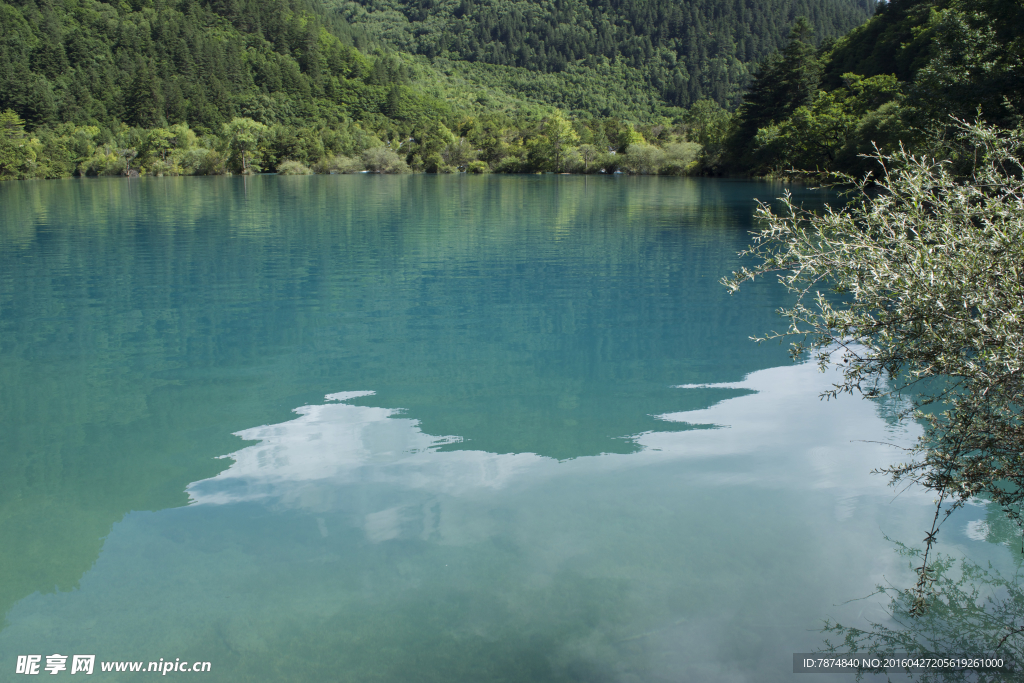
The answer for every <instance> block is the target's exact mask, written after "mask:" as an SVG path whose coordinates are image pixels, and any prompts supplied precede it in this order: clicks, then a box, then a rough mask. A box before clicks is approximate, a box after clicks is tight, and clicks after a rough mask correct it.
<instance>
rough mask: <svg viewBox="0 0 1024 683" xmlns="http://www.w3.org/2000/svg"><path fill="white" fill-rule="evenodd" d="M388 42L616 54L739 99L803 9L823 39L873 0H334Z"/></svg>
mask: <svg viewBox="0 0 1024 683" xmlns="http://www.w3.org/2000/svg"><path fill="white" fill-rule="evenodd" d="M328 2H329V3H334V4H333V6H334V7H336V8H337V10H338V11H339V12H340V13H341V14H342V15H344V17H345V18H346V19H347V20H348V22H349V23H350V24H351V25H353V26H355V27H358V28H360V29H362V30H364V31H365V32H366V35H367V36H368V37H370V38H371V39H374V40H376V41H379V42H381V43H383V44H386V45H388V46H389V47H391V48H393V49H397V50H401V51H405V52H411V53H414V54H420V55H425V56H427V57H434V56H438V55H444V56H447V57H449V58H450V59H453V60H465V61H470V62H485V63H489V64H498V65H505V66H518V67H525V68H527V69H530V70H532V71H542V72H560V71H563V70H565V69H566V68H567V67H568V66H570V65H573V64H577V65H585V66H589V67H596V66H600V65H602V64H607V63H608V62H609V61H611V62H618V63H623V64H625V65H626V66H630V67H632V68H634V69H637V70H639V71H640V72H641V73H642V77H643V79H644V82H645V84H646V85H647V86H649V87H650V88H652V89H653V90H654V91H655V92H656V93H657V94H658V96H659V97H660V98H661V99H663V100H664V101H665V102H666V103H668V104H670V105H674V106H689V105H690V104H692V103H693V102H696V101H697V100H699V99H702V98H711V99H714V100H716V101H717V102H719V104H722V105H723V106H728V105H731V104H735V103H736V102H737V101H738V97H739V95H740V93H741V91H742V89H743V88H744V87H745V86H746V84H747V82H748V80H749V77H750V73H751V72H752V71H753V70H754V69H755V68H756V65H757V63H758V62H760V61H761V60H763V59H764V58H765V57H767V56H768V55H769V54H771V53H772V52H773V51H775V50H777V49H780V48H781V47H782V46H783V44H784V43H785V40H786V36H787V34H788V32H789V28H790V26H791V25H792V24H793V22H794V21H795V20H796V18H797V17H798V16H801V15H803V16H807V17H808V18H809V19H810V21H811V25H812V26H813V28H814V30H815V35H816V36H817V37H818V38H819V39H828V38H835V37H838V36H840V35H842V34H844V33H846V32H847V31H849V30H850V29H852V28H854V27H855V26H857V25H859V24H861V23H863V22H864V21H865V20H867V19H868V17H870V16H871V14H872V12H873V11H874V8H875V0H818V1H811V0H761V1H759V2H757V3H753V2H750V1H749V0H328Z"/></svg>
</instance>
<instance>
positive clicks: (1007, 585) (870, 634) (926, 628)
mask: <svg viewBox="0 0 1024 683" xmlns="http://www.w3.org/2000/svg"><path fill="white" fill-rule="evenodd" d="M981 526H982V527H983V529H982V530H981V533H983V534H984V536H985V540H988V541H994V542H996V543H1001V544H1005V545H1009V546H1010V547H1011V548H1012V549H1013V551H1014V555H1015V561H1014V565H1015V567H1014V569H1013V571H1012V572H1003V571H1000V570H999V569H998V568H996V567H994V566H993V564H992V562H985V563H984V565H983V564H982V563H978V562H974V561H972V560H970V559H968V558H966V557H963V558H961V559H959V560H957V559H956V558H954V557H950V556H949V555H940V556H939V557H938V559H937V561H936V562H935V563H934V564H933V565H932V566H931V567H930V568H929V573H930V574H931V578H932V584H931V595H930V599H929V601H928V606H927V609H926V610H925V611H924V613H923V614H920V615H918V616H914V615H912V613H911V608H912V606H913V604H914V600H915V593H914V592H913V591H911V590H908V589H907V588H906V587H900V586H893V585H885V586H882V585H880V586H878V587H877V591H876V592H875V593H873V594H872V595H869V596H867V597H866V598H862V599H864V600H867V599H870V598H872V597H875V596H878V595H884V596H885V597H887V598H888V599H889V605H888V607H887V608H886V611H887V612H888V614H889V615H890V620H889V621H888V623H876V622H869V623H870V627H869V628H868V629H867V630H862V629H859V628H855V627H851V626H844V625H842V624H839V623H837V622H834V621H831V620H826V622H825V627H824V628H823V629H822V633H824V634H826V639H825V645H824V647H823V648H822V649H823V651H825V652H828V653H832V654H839V653H852V652H860V653H865V652H871V653H877V654H885V653H889V654H895V653H909V654H918V655H937V656H945V657H952V656H958V655H980V654H986V653H992V654H996V655H998V656H999V657H1001V658H1003V659H1004V660H1010V661H1012V662H1013V663H1014V668H1015V669H1016V671H1014V672H1010V673H1008V672H1006V671H974V670H972V671H963V670H941V669H936V670H932V671H928V672H920V673H910V672H907V671H905V670H899V671H889V672H888V673H887V674H884V675H885V679H886V680H890V681H892V680H914V681H921V682H922V683H947V682H950V683H952V682H953V681H957V682H960V681H972V682H973V681H977V682H978V683H990V682H991V683H994V682H996V681H999V682H1004V681H1011V680H1020V679H1019V676H1020V675H1021V674H1020V670H1021V667H1022V666H1024V588H1022V587H1021V585H1020V580H1021V577H1022V570H1024V567H1022V561H1021V560H1022V556H1021V554H1020V552H1021V549H1022V546H1021V542H1022V541H1021V533H1020V530H1019V529H1018V528H1017V527H1016V526H1015V525H1014V524H1013V523H1012V522H1010V521H1009V520H1007V519H1006V517H1005V516H1004V515H1002V514H998V515H993V514H990V515H989V516H988V520H987V521H986V522H982V523H981ZM968 533H970V527H969V531H968ZM887 540H889V541H890V542H892V543H894V544H895V546H896V552H897V553H898V554H900V555H902V556H904V557H906V558H907V559H908V561H909V564H910V567H911V568H912V569H914V568H916V567H917V566H918V565H920V564H921V561H922V555H923V551H922V550H920V549H918V548H912V547H909V546H907V545H905V544H903V543H901V542H899V541H893V540H892V539H889V538H888V537H887ZM836 638H839V639H841V640H838V641H837V640H836ZM862 677H863V676H862V675H860V674H859V675H858V676H857V680H861V678H862ZM872 680H874V679H872Z"/></svg>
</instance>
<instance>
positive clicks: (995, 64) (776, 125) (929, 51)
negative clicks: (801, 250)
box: [726, 0, 1024, 174]
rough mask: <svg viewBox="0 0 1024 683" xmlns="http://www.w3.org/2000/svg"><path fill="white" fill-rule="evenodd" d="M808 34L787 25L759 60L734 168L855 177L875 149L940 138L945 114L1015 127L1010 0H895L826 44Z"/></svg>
mask: <svg viewBox="0 0 1024 683" xmlns="http://www.w3.org/2000/svg"><path fill="white" fill-rule="evenodd" d="M810 34H811V28H810V27H809V26H803V27H802V28H801V30H799V31H794V33H793V34H791V36H790V40H789V43H788V44H787V47H786V48H785V50H784V51H783V53H782V55H779V56H775V57H773V58H771V59H769V60H766V61H765V62H764V63H763V64H762V67H761V70H760V72H759V74H758V76H757V78H756V79H755V81H754V83H753V84H752V87H751V89H750V90H749V92H748V93H747V94H746V95H745V96H744V99H743V104H742V106H741V107H740V109H739V111H738V113H737V121H736V125H735V127H734V129H733V132H732V135H731V137H730V140H729V144H728V149H729V151H728V155H727V161H726V163H727V165H728V166H729V167H730V168H731V169H732V170H734V171H743V172H752V173H755V174H764V173H778V172H785V171H786V169H804V170H815V171H835V170H843V171H851V172H856V173H863V172H868V171H871V170H872V169H873V167H872V166H871V163H870V162H867V161H865V160H864V159H863V157H862V155H864V154H867V153H870V152H872V150H873V149H874V148H875V146H876V145H877V146H878V147H879V148H881V149H882V150H883V151H885V150H890V151H891V150H893V149H895V148H896V147H897V146H898V145H899V144H901V143H902V144H904V145H905V146H909V147H911V148H914V149H919V150H922V149H924V147H923V145H926V144H932V143H933V142H935V141H941V140H943V139H946V138H947V137H948V133H949V132H950V129H951V127H954V126H955V125H957V124H956V123H955V121H954V118H956V119H961V120H973V119H975V118H979V117H980V118H981V119H983V120H985V121H987V122H989V123H992V124H996V125H999V126H1005V127H1014V126H1017V125H1019V124H1020V120H1021V119H1020V116H1021V112H1022V111H1024V64H1022V61H1021V55H1022V54H1024V6H1022V5H1021V3H1020V2H1019V1H1016V0H893V1H892V2H890V3H888V4H887V5H884V6H882V7H881V8H880V10H879V12H878V13H877V14H876V15H875V16H874V17H873V18H872V19H871V20H870V21H869V22H867V23H866V24H864V25H863V26H860V27H859V28H857V29H854V30H853V31H851V32H850V33H849V34H848V35H846V36H844V37H843V38H841V39H840V40H838V41H837V42H836V43H835V44H834V45H831V46H828V47H827V49H824V50H822V49H818V50H816V49H815V48H814V46H813V41H812V39H811V37H810ZM937 153H938V154H940V155H942V156H946V155H947V154H950V153H951V152H949V151H948V150H944V151H941V152H937Z"/></svg>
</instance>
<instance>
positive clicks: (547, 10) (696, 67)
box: [0, 0, 1024, 179]
mask: <svg viewBox="0 0 1024 683" xmlns="http://www.w3.org/2000/svg"><path fill="white" fill-rule="evenodd" d="M1022 14H1024V10H1022V8H1021V5H1020V3H1019V2H1017V1H1016V0H977V1H972V2H965V1H964V0H892V1H891V2H889V3H888V4H886V3H880V4H878V5H877V6H876V4H875V2H874V0H871V1H870V2H865V1H864V0H827V1H824V2H810V1H809V0H765V1H764V2H758V3H752V2H741V1H739V0H735V1H728V2H712V1H711V0H684V1H683V2H678V1H677V2H672V3H669V2H667V0H651V1H649V2H643V1H641V0H591V1H589V2H582V0H542V1H539V2H521V1H519V0H485V1H476V0H458V1H457V2H456V0H416V1H415V2H413V1H412V0H367V1H365V2H355V1H344V2H340V1H338V0H325V2H320V1H319V0H263V1H262V2H256V1H255V0H120V1H119V2H117V3H114V2H101V1H99V0H0V178H2V179H14V178H60V177H68V176H88V175H135V174H150V175H179V174H222V173H257V172H267V171H271V172H278V173H296V174H304V173H312V172H321V173H345V172H358V171H370V172H384V173H393V172H407V171H425V172H442V173H445V172H474V173H486V172H505V173H523V172H573V173H600V172H605V173H610V172H615V171H621V172H626V173H638V174H646V173H662V174H740V175H776V174H782V173H787V172H789V171H791V170H792V169H806V170H812V171H832V170H847V171H859V170H861V165H862V164H863V163H864V162H863V161H862V159H861V157H860V156H858V155H859V154H861V153H863V152H864V151H866V150H870V149H871V146H872V145H873V144H878V145H880V146H882V147H885V146H890V147H891V146H893V145H897V144H899V142H900V141H903V142H905V143H906V144H909V145H915V144H924V142H925V141H926V140H932V139H935V136H936V130H940V129H941V128H942V127H943V126H948V125H949V124H950V121H951V119H950V116H951V115H952V116H959V117H977V116H978V114H979V112H980V113H981V115H982V116H983V117H984V118H986V120H988V121H990V122H994V123H998V124H1000V125H1015V123H1016V121H1017V118H1016V117H1017V111H1018V110H1019V105H1020V102H1019V100H1020V97H1021V94H1020V93H1021V92H1022V91H1024V88H1022V87H1021V83H1022V81H1021V78H1020V73H1019V71H1020V69H1021V66H1020V55H1021V54H1022V51H1021V47H1022V46H1021V42H1020V41H1021V40H1022V38H1021V36H1022V30H1021V28H1022V21H1024V19H1022Z"/></svg>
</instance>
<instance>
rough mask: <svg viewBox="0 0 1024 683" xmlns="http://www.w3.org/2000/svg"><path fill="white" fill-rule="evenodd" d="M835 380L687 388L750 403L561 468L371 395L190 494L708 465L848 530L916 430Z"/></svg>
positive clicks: (278, 492)
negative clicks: (806, 504) (809, 497)
mask: <svg viewBox="0 0 1024 683" xmlns="http://www.w3.org/2000/svg"><path fill="white" fill-rule="evenodd" d="M832 379H833V378H832V377H831V376H830V375H829V374H827V373H826V374H822V373H820V372H818V370H817V368H816V366H814V365H813V364H808V363H805V364H801V365H795V366H785V367H777V368H769V369H767V370H761V371H758V372H755V373H752V374H751V375H749V376H748V377H746V378H745V379H744V380H743V381H742V382H737V383H729V384H715V385H700V386H681V387H678V388H679V389H680V391H700V390H701V389H702V388H704V387H705V386H706V387H709V388H712V387H713V388H716V389H720V388H735V389H746V390H750V391H753V392H754V393H751V394H746V395H743V396H739V397H735V398H731V399H727V400H725V401H722V402H720V403H718V404H716V405H713V406H711V407H709V408H707V409H703V410H696V411H690V412H683V413H671V414H666V415H662V416H660V417H661V419H663V420H665V421H666V422H676V423H679V422H685V423H690V424H700V425H715V426H717V427H719V428H717V429H695V430H685V431H652V432H647V433H643V434H639V435H636V436H634V437H633V438H634V439H635V440H636V442H637V443H638V444H639V445H640V446H641V447H642V449H641V450H640V452H637V453H632V454H603V455H600V456H594V457H584V458H578V459H576V460H572V461H566V462H557V461H555V460H552V459H550V458H546V457H542V456H539V455H536V454H533V453H519V454H515V453H506V454H495V453H487V452H483V451H475V450H444V451H442V450H440V447H441V446H442V445H450V444H452V443H455V442H459V441H460V438H459V437H454V436H443V437H437V436H432V435H429V434H425V433H423V432H422V431H421V430H420V427H419V423H418V422H417V421H416V420H414V419H410V418H407V417H402V416H401V415H400V414H399V411H397V410H392V409H386V408H379V407H368V406H356V405H350V404H348V403H346V401H348V400H350V399H353V398H357V397H365V396H371V395H373V393H374V392H372V391H350V392H342V393H337V394H329V395H328V396H326V399H327V401H328V403H325V404H323V405H315V406H303V407H301V408H297V409H296V410H295V412H296V413H297V414H298V417H297V418H296V419H294V420H291V421H288V422H284V423H281V424H276V425H266V426H262V427H255V428H253V429H247V430H245V431H241V432H238V433H237V435H238V436H240V437H242V438H243V439H246V440H251V441H257V442H258V443H256V444H254V445H251V446H248V447H246V448H243V449H241V450H239V451H237V452H235V453H231V454H229V455H227V456H224V457H228V458H231V459H233V460H234V461H235V462H234V463H233V464H232V465H231V466H230V467H229V468H228V469H227V470H225V471H224V472H222V473H220V474H219V475H217V476H215V477H213V478H210V479H205V480H202V481H199V482H195V483H193V484H192V485H190V486H189V488H188V493H189V495H190V497H191V499H192V501H193V503H195V504H227V503H237V502H246V501H248V502H265V503H269V504H273V505H275V506H283V507H287V508H300V509H307V510H310V511H316V510H327V509H332V508H334V507H336V504H335V503H336V497H337V496H338V495H339V493H340V491H341V490H342V489H348V487H349V486H350V485H353V484H360V485H367V484H382V485H385V486H388V487H397V488H399V489H404V490H419V491H420V492H422V493H425V494H429V495H441V496H448V497H462V496H472V495H475V494H477V493H480V492H485V491H488V490H492V491H493V490H497V489H502V488H505V487H507V486H509V485H511V484H512V483H524V482H526V481H529V480H535V479H537V478H541V479H547V478H550V477H555V476H562V475H565V474H570V475H571V474H573V473H580V472H582V471H587V472H591V473H594V472H600V471H604V470H618V469H622V468H634V467H640V466H644V465H649V464H654V463H659V462H665V461H669V460H680V459H703V460H705V461H706V462H705V463H704V465H703V466H702V467H700V468H698V469H697V470H695V472H694V477H699V478H701V479H702V480H703V482H704V483H706V484H708V485H737V484H741V485H747V486H750V485H754V486H783V487H786V488H793V487H796V488H798V489H801V488H802V489H806V488H813V489H835V495H836V506H835V515H836V518H837V519H838V520H843V519H847V518H849V517H850V516H851V515H853V514H854V511H855V509H856V507H857V503H858V498H859V497H860V496H861V495H862V494H864V493H867V492H869V491H870V492H872V493H874V494H876V495H877V494H879V493H880V492H881V493H885V488H884V480H882V478H880V477H878V476H877V475H874V476H873V475H870V474H869V473H870V471H871V470H872V469H874V468H877V467H882V466H885V465H887V464H890V463H891V462H893V461H894V460H896V459H897V457H898V454H899V451H897V450H896V449H893V448H891V447H888V446H885V445H881V444H878V443H870V442H872V441H884V442H896V443H899V444H904V445H906V444H909V443H911V442H912V441H913V439H914V437H915V436H916V433H917V427H916V426H911V427H910V428H908V429H906V430H902V431H899V430H894V429H893V428H892V427H891V426H890V425H888V424H887V423H886V422H885V421H884V420H883V419H881V418H880V417H879V416H878V414H877V412H876V410H875V406H874V405H873V404H872V403H871V402H869V401H864V400H860V399H857V398H843V399H841V400H839V401H831V402H826V401H821V400H819V398H818V395H819V393H820V392H821V391H822V390H823V389H824V388H826V387H828V386H830V383H831V381H832ZM709 459H710V460H709ZM904 495H918V494H917V493H915V492H911V493H910V494H904ZM389 510H390V509H385V510H381V511H379V512H375V513H373V515H376V516H373V517H367V519H366V527H365V528H366V532H367V535H368V536H370V537H371V538H374V539H379V540H385V539H387V538H389V537H390V536H389V534H393V532H394V529H396V528H397V527H398V526H400V523H401V514H402V512H401V510H398V509H397V508H396V509H395V510H390V511H389Z"/></svg>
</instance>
